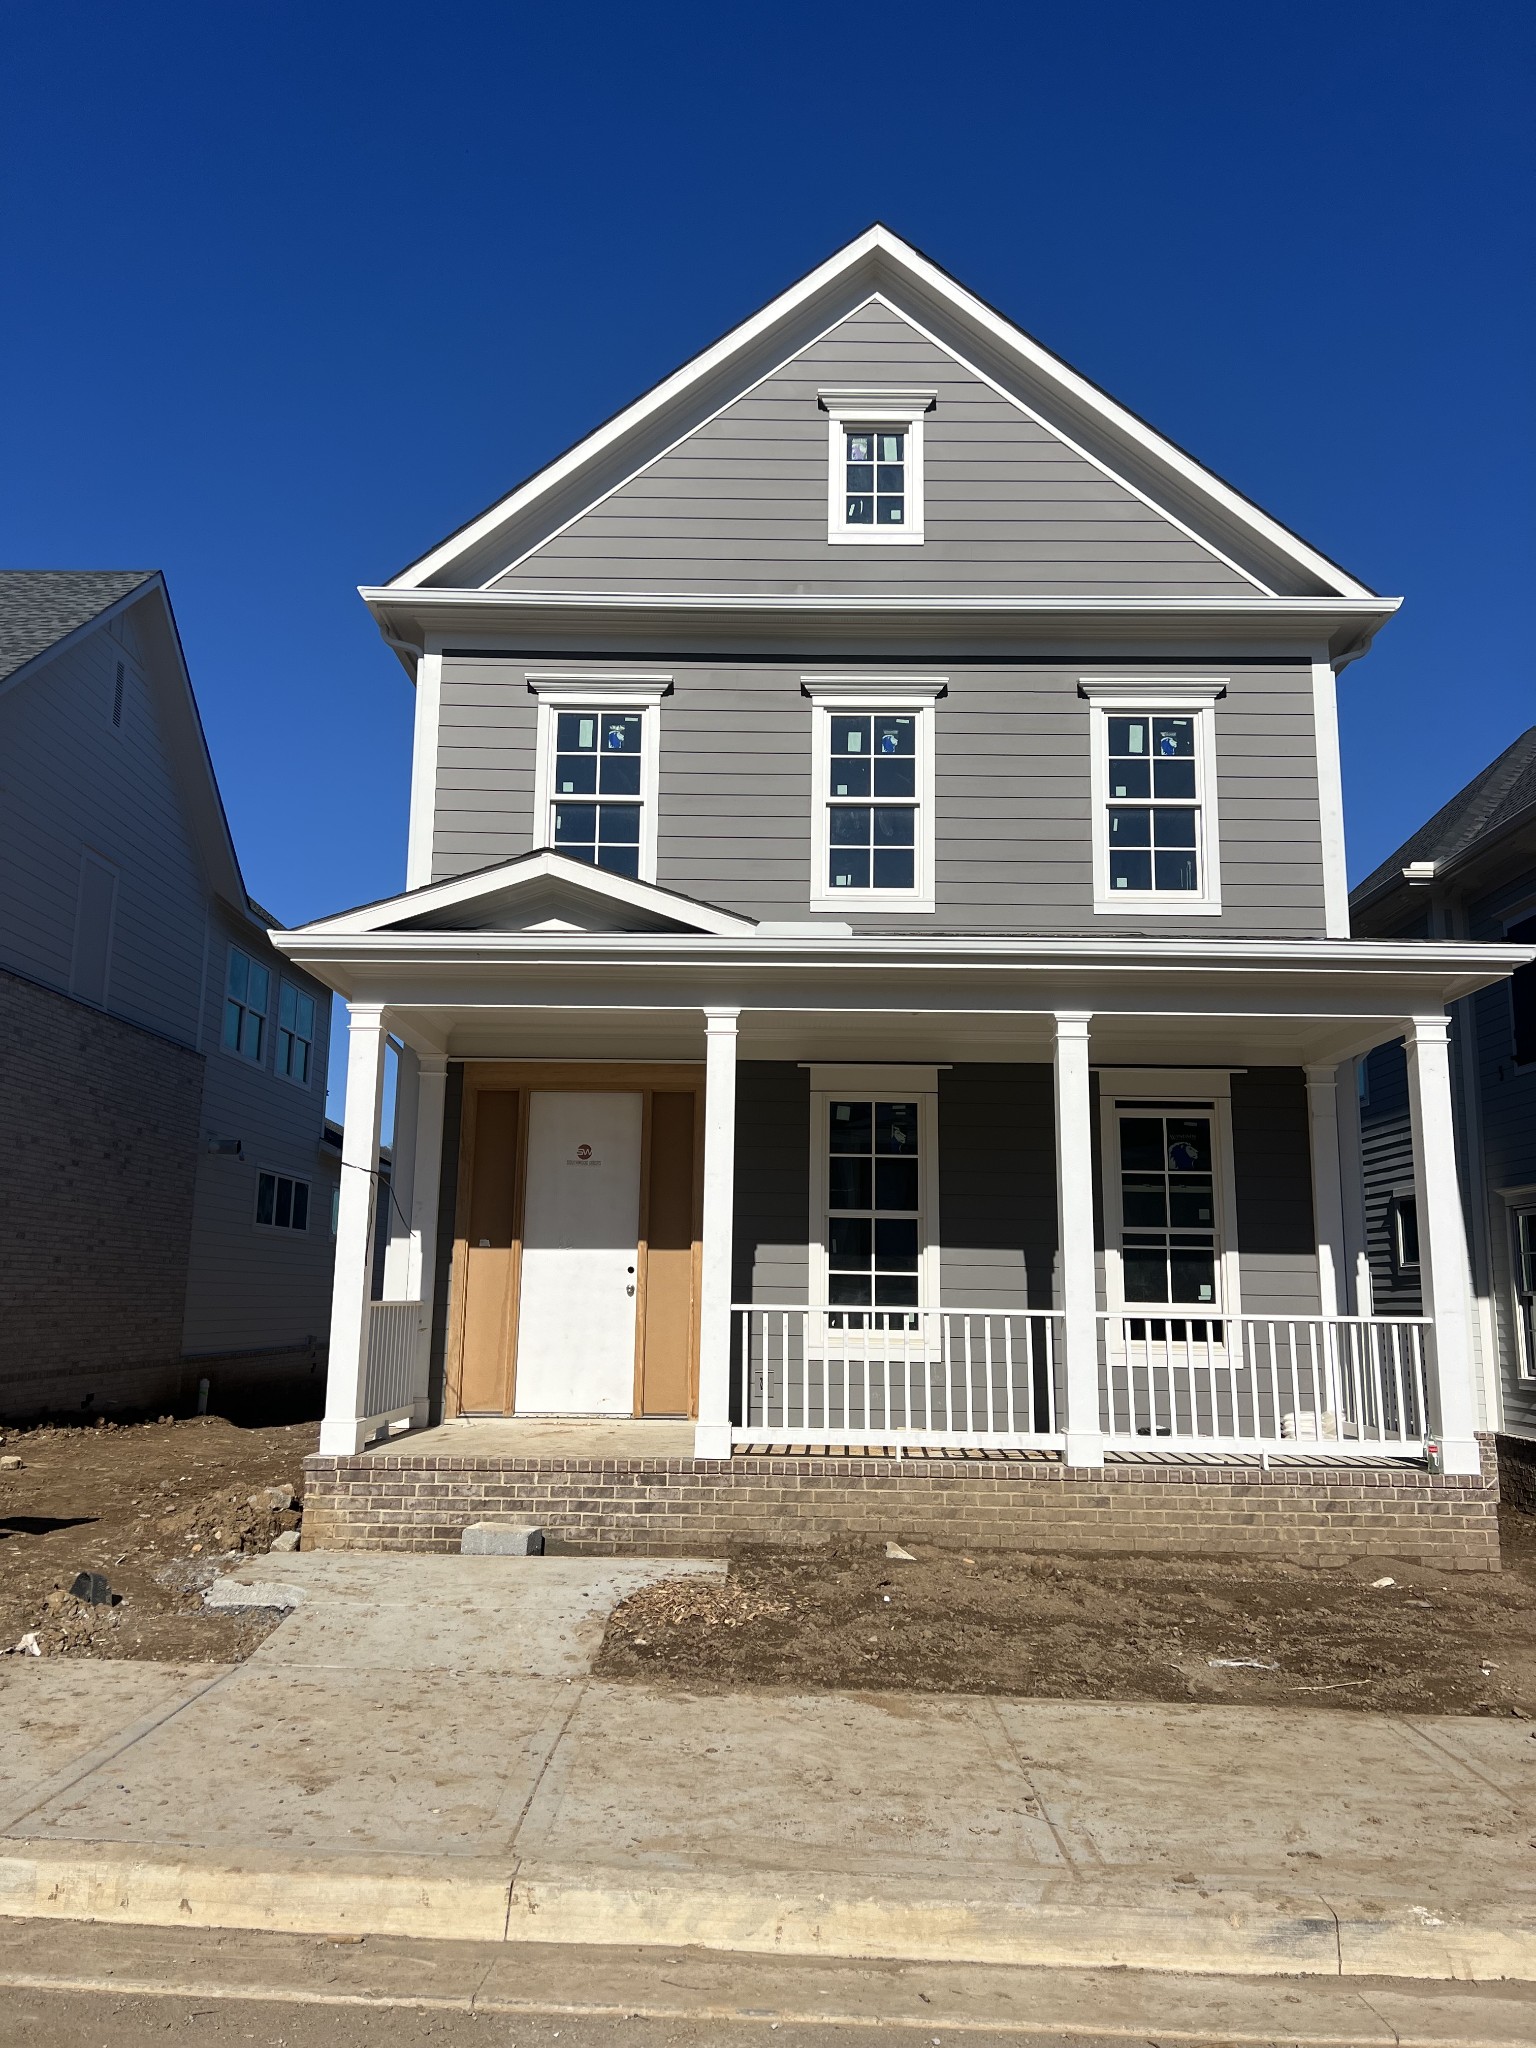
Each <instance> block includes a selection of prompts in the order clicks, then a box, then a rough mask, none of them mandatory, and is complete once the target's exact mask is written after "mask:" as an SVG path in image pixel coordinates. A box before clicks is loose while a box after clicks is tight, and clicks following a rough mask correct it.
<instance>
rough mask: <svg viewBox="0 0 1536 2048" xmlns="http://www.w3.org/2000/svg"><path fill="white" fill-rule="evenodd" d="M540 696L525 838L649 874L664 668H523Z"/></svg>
mask: <svg viewBox="0 0 1536 2048" xmlns="http://www.w3.org/2000/svg"><path fill="white" fill-rule="evenodd" d="M528 687H529V689H530V690H532V691H533V692H534V694H535V695H536V696H537V698H538V700H539V720H538V724H539V731H538V764H537V769H536V774H535V785H536V786H535V791H534V806H535V810H536V812H537V821H536V826H535V835H534V844H535V845H536V846H544V847H548V848H549V849H550V850H551V851H552V852H555V853H558V854H563V855H564V857H565V858H566V859H567V860H576V861H581V862H583V863H584V864H586V865H587V866H589V867H595V868H601V869H603V870H604V871H605V872H606V873H608V874H610V875H624V876H627V877H628V879H629V880H630V881H641V882H654V881H655V879H656V839H657V818H656V793H657V744H658V741H659V738H660V704H661V699H662V697H663V696H664V695H665V693H666V692H667V690H668V689H670V687H671V678H670V677H667V676H661V677H650V676H610V675H583V676H574V675H569V674H562V675H548V676H530V677H529V678H528Z"/></svg>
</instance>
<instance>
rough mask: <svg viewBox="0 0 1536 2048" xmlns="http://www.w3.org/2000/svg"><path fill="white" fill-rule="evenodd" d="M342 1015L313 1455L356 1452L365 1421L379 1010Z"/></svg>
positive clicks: (365, 1007)
mask: <svg viewBox="0 0 1536 2048" xmlns="http://www.w3.org/2000/svg"><path fill="white" fill-rule="evenodd" d="M347 1013H348V1014H347V1092H346V1108H345V1111H344V1114H343V1117H342V1126H341V1170H340V1181H339V1186H340V1199H339V1201H338V1204H337V1217H336V1243H335V1256H334V1260H333V1265H332V1278H331V1338H330V1353H329V1358H328V1362H327V1365H326V1375H325V1419H324V1420H323V1421H322V1423H321V1424H320V1455H321V1456H322V1457H325V1458H347V1457H351V1456H353V1455H354V1454H355V1453H356V1452H357V1451H360V1450H361V1449H362V1445H363V1434H364V1426H365V1424H366V1422H367V1419H368V1418H367V1417H366V1416H365V1415H364V1413H363V1407H364V1403H365V1400H366V1395H367V1385H368V1319H369V1297H370V1295H371V1292H372V1287H373V1233H374V1211H375V1203H374V1185H375V1177H376V1175H377V1173H378V1166H379V1112H380V1108H381V1105H382V1101H383V1094H384V1089H383V1080H384V1041H385V1029H384V1020H385V1012H384V1009H383V1006H382V1005H381V1004H378V1003H348V1005H347Z"/></svg>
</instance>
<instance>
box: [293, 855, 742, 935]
mask: <svg viewBox="0 0 1536 2048" xmlns="http://www.w3.org/2000/svg"><path fill="white" fill-rule="evenodd" d="M755 929H756V926H755V925H754V923H753V921H752V919H751V918H746V917H738V916H735V915H734V914H733V913H731V912H730V911H725V910H719V909H717V908H716V907H715V905H714V904H712V903H701V902H699V901H697V900H696V899H695V898H693V897H691V896H684V895H681V894H679V893H678V892H677V891H676V890H673V889H660V888H657V887H656V886H655V884H654V883H650V882H635V881H631V880H630V879H629V878H628V877H627V876H623V875H610V874H606V873H604V871H603V870H602V869H600V868H594V867H589V866H587V865H586V864H585V863H584V862H581V861H574V860H568V859H567V858H566V857H565V856H564V855H563V854H558V853H548V852H538V853H530V854H525V855H523V856H522V858H520V859H518V860H511V861H502V862H499V863H498V864H497V865H496V866H495V867H491V868H481V869H479V870H478V871H477V872H475V873H474V874H469V875H459V876H455V877H454V878H453V879H451V880H449V881H443V882H431V883H428V884H426V885H425V886H424V887H422V888H419V889H409V890H407V891H406V892H405V893H404V894H403V895H400V896H391V897H387V898H385V899H384V900H383V901H382V902H378V903H367V904H363V905H362V906H360V907H359V908H358V909H356V910H347V911H343V912H342V913H341V914H340V915H339V916H337V917H329V918H322V919H320V920H318V921H317V922H316V923H314V924H311V925H306V926H305V927H304V933H305V936H308V937H315V938H319V937H333V938H365V937H373V936H383V935H384V934H386V933H387V934H389V935H391V936H402V937H403V936H407V935H409V934H411V933H423V934H426V933H446V932H540V933H556V932H573V933H600V932H614V933H620V932H655V933H679V934H681V933H698V934H705V935H712V936H715V937H729V936H732V935H737V934H744V933H747V932H751V931H754V930H755Z"/></svg>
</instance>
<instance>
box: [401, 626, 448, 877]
mask: <svg viewBox="0 0 1536 2048" xmlns="http://www.w3.org/2000/svg"><path fill="white" fill-rule="evenodd" d="M442 701H443V657H442V655H441V654H439V653H436V652H431V653H427V654H424V655H423V656H422V657H421V659H420V661H418V662H417V664H416V724H415V731H414V734H413V736H412V740H411V810H410V828H409V833H408V836H407V839H406V851H405V886H406V888H407V889H419V888H421V887H422V885H423V884H424V883H426V882H430V881H431V879H432V836H433V831H434V828H435V825H436V818H437V739H438V726H439V722H440V720H441V717H442Z"/></svg>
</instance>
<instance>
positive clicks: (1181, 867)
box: [1082, 680, 1225, 915]
mask: <svg viewBox="0 0 1536 2048" xmlns="http://www.w3.org/2000/svg"><path fill="white" fill-rule="evenodd" d="M1224 687H1225V686H1224V685H1223V684H1221V683H1218V682H1215V681H1212V682H1210V683H1195V682H1192V681H1185V682H1182V683H1181V684H1180V685H1178V686H1176V687H1174V688H1172V689H1170V690H1169V691H1168V694H1167V696H1166V697H1164V696H1163V693H1162V691H1161V690H1160V689H1159V688H1158V686H1157V685H1156V684H1155V683H1154V684H1153V685H1152V686H1151V687H1150V688H1148V689H1146V692H1145V695H1143V694H1141V691H1140V690H1136V689H1134V688H1133V687H1131V686H1127V685H1125V684H1123V683H1121V682H1119V681H1118V680H1117V681H1116V682H1113V683H1111V682H1105V683H1102V684H1101V683H1094V682H1089V681H1085V682H1084V684H1083V687H1082V694H1083V695H1084V696H1086V697H1087V698H1088V700H1089V702H1090V703H1091V705H1092V706H1093V711H1092V718H1091V724H1092V736H1093V738H1092V744H1093V769H1092V784H1093V807H1094V818H1093V883H1094V888H1093V894H1094V907H1095V909H1096V910H1121V911H1129V912H1132V913H1136V914H1145V913H1147V912H1159V911H1161V912H1173V913H1174V914H1175V915H1177V914H1179V913H1180V912H1188V911H1215V910H1219V909H1220V907H1221V902H1220V898H1221V891H1220V870H1219V863H1218V857H1217V845H1216V786H1215V785H1216V774H1215V747H1214V732H1213V719H1214V717H1215V712H1214V706H1215V703H1216V700H1217V699H1218V698H1219V697H1220V696H1221V695H1222V694H1223V690H1224ZM1160 698H1161V699H1162V701H1161V702H1160V701H1159V699H1160Z"/></svg>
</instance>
